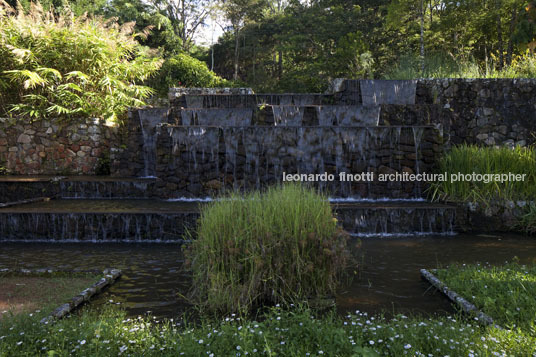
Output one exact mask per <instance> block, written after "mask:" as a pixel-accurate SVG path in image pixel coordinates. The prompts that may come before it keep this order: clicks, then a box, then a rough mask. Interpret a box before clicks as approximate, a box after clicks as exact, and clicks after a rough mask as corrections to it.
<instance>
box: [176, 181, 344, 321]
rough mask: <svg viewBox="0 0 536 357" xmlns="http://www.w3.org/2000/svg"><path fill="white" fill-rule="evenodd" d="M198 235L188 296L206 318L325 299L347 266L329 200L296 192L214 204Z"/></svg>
mask: <svg viewBox="0 0 536 357" xmlns="http://www.w3.org/2000/svg"><path fill="white" fill-rule="evenodd" d="M196 233H197V238H196V239H194V240H193V242H192V244H191V245H190V246H189V247H188V248H187V250H186V257H187V266H188V267H189V268H190V269H191V271H192V274H193V288H192V291H191V297H192V298H193V299H194V301H195V302H196V303H198V304H199V305H200V307H201V308H202V309H204V310H205V311H208V312H210V313H224V314H225V313H231V312H238V313H247V312H250V311H251V310H252V309H253V308H255V307H259V306H261V305H270V304H278V303H280V304H283V305H288V304H290V303H297V302H300V303H301V302H304V301H307V299H309V298H324V297H326V296H330V295H332V294H333V293H334V292H335V289H336V287H337V285H338V283H339V281H340V278H341V275H342V274H343V273H344V271H345V269H346V267H347V266H348V264H349V262H350V252H349V251H348V250H347V235H346V234H345V233H344V232H343V231H342V230H341V229H340V228H338V227H337V222H336V219H334V218H333V215H332V212H331V206H330V204H329V202H328V200H327V199H326V197H324V196H322V195H320V194H318V193H316V192H315V191H313V190H310V189H307V188H304V187H301V186H298V185H288V186H282V187H276V188H271V189H268V190H267V191H266V192H264V193H258V192H256V193H250V194H248V195H246V196H245V197H244V196H238V195H231V196H230V197H228V198H226V199H222V200H219V201H215V202H213V203H211V204H210V205H209V206H207V207H206V208H205V209H203V210H202V212H201V217H200V219H199V222H198V227H197V232H196Z"/></svg>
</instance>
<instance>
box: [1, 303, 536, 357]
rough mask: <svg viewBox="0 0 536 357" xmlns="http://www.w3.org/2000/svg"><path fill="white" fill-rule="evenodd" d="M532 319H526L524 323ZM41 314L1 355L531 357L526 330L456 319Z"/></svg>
mask: <svg viewBox="0 0 536 357" xmlns="http://www.w3.org/2000/svg"><path fill="white" fill-rule="evenodd" d="M531 316H533V315H526V317H527V318H530V317H531ZM40 317H42V315H41V316H40V315H39V314H34V315H33V316H20V317H18V318H14V319H10V320H9V321H8V322H7V323H6V324H0V356H35V355H43V354H47V355H48V356H56V355H58V356H67V355H69V356H118V355H131V356H138V355H143V356H183V355H184V356H216V355H217V356H220V355H223V356H245V355H253V356H276V355H277V356H379V355H381V356H404V355H408V356H428V355H433V356H447V355H448V356H502V355H507V356H532V355H533V354H534V353H535V352H536V351H535V348H536V347H535V346H536V338H535V337H534V335H533V334H530V333H526V332H525V331H524V330H519V329H518V330H498V329H495V328H492V327H481V326H479V325H478V324H477V322H476V321H470V320H469V321H468V320H466V319H464V318H463V317H462V316H454V317H451V316H449V317H438V318H429V319H426V318H419V317H409V318H408V317H406V316H404V315H398V316H396V317H394V318H392V319H390V320H386V319H383V318H381V317H378V316H369V315H367V314H366V313H362V312H359V311H356V312H355V313H352V314H348V315H347V316H345V317H343V318H342V317H339V316H337V315H336V314H334V313H332V314H327V315H324V316H322V315H320V316H319V315H318V314H317V313H315V312H314V311H311V310H308V309H303V308H293V309H291V310H282V309H281V308H278V307H274V308H273V309H270V310H269V311H268V312H267V313H266V314H263V316H260V318H259V320H253V319H246V320H244V319H241V318H238V317H233V316H228V317H227V318H225V319H217V320H205V321H203V322H202V323H201V324H199V325H197V326H194V325H188V324H184V323H182V322H177V321H173V320H165V321H155V320H154V319H151V318H149V317H145V318H141V317H140V318H134V319H131V318H126V316H125V314H124V313H122V312H121V311H119V310H118V309H117V307H114V306H108V307H106V308H105V309H104V310H100V309H97V310H95V309H89V308H87V309H85V310H84V311H82V312H81V313H80V314H78V315H74V316H72V317H70V318H66V319H63V320H61V321H59V322H57V323H55V324H49V325H43V324H40V323H39V322H38V321H39V318H40Z"/></svg>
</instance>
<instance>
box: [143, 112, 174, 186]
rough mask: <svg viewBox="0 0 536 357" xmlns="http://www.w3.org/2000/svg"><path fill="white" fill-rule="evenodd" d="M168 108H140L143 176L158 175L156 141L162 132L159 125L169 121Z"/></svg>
mask: <svg viewBox="0 0 536 357" xmlns="http://www.w3.org/2000/svg"><path fill="white" fill-rule="evenodd" d="M167 115H168V109H167V108H151V109H139V110H138V116H139V119H140V128H141V133H142V137H143V148H142V152H143V162H144V169H143V176H144V177H155V176H156V141H157V139H158V135H159V133H160V131H159V126H160V125H161V124H162V123H165V122H167Z"/></svg>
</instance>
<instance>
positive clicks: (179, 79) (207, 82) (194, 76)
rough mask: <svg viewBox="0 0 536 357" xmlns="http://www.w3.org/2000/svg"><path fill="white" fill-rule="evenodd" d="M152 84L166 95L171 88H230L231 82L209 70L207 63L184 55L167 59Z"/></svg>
mask: <svg viewBox="0 0 536 357" xmlns="http://www.w3.org/2000/svg"><path fill="white" fill-rule="evenodd" d="M150 84H151V86H152V87H154V88H156V89H157V90H158V92H159V93H161V94H164V95H165V94H167V91H168V89H169V88H170V87H202V88H211V87H225V86H230V83H229V82H227V81H226V80H225V79H223V78H221V77H218V76H217V75H216V74H215V73H214V72H212V71H211V70H209V69H208V67H207V65H206V63H204V62H202V61H200V60H198V59H195V58H193V57H190V56H188V55H186V54H183V53H181V54H178V55H175V56H173V57H170V58H167V59H166V60H165V62H164V64H163V65H162V68H160V70H159V71H158V74H157V75H156V76H155V78H154V79H152V80H151V82H150Z"/></svg>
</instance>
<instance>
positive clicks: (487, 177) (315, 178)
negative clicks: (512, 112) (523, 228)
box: [283, 171, 527, 183]
mask: <svg viewBox="0 0 536 357" xmlns="http://www.w3.org/2000/svg"><path fill="white" fill-rule="evenodd" d="M526 176H527V174H514V173H511V172H510V173H507V174H505V173H503V174H480V173H476V172H473V173H471V174H464V173H461V172H458V173H452V174H450V175H449V174H448V173H447V172H444V173H439V174H437V173H427V172H423V173H419V174H412V173H409V172H397V173H389V174H382V173H380V174H377V173H374V172H370V171H369V172H361V173H358V174H352V173H347V172H339V173H338V174H329V173H327V172H324V173H322V174H290V173H287V172H283V181H284V182H331V181H335V180H336V178H337V181H342V182H372V181H380V182H381V181H383V182H387V181H398V182H437V181H439V182H443V181H450V182H484V183H491V182H500V183H503V182H509V181H510V182H517V181H525V178H526Z"/></svg>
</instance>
